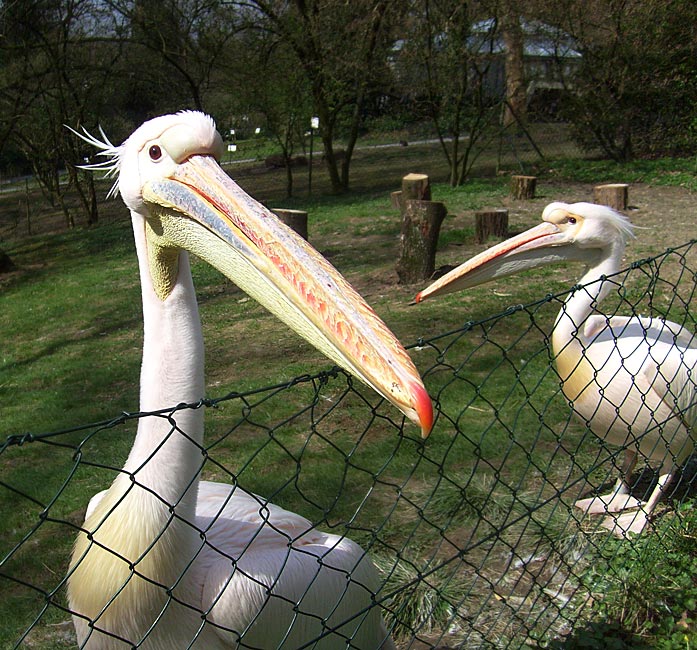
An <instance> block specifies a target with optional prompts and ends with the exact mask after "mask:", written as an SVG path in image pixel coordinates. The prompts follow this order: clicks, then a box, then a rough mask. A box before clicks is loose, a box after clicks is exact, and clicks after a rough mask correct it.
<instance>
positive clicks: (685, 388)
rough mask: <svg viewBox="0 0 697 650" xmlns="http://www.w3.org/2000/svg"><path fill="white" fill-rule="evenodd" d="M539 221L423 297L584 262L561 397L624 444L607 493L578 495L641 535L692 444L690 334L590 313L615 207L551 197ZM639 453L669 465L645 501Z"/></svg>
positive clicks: (613, 234) (613, 263) (613, 244)
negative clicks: (637, 487) (634, 479)
mask: <svg viewBox="0 0 697 650" xmlns="http://www.w3.org/2000/svg"><path fill="white" fill-rule="evenodd" d="M542 219H543V223H542V224H540V225H538V226H535V227H534V228H531V229H530V230H528V231H526V232H524V233H522V234H520V235H517V236H516V237H513V238H511V239H509V240H507V241H505V242H502V243H501V244H498V245H496V246H493V247H492V248H490V249H489V250H487V251H484V252H483V253H480V254H479V255H477V256H475V257H473V258H472V259H470V260H468V261H467V262H464V263H463V264H462V265H460V266H459V267H457V268H456V269H453V270H452V271H451V272H450V273H448V274H446V275H444V276H443V277H442V278H440V279H439V280H437V281H436V282H434V283H433V284H432V285H430V286H429V287H427V288H426V289H424V290H423V291H421V292H420V293H419V294H418V295H417V297H416V300H417V302H420V301H422V300H424V299H426V298H428V297H429V296H434V295H438V294H440V293H448V292H451V291H456V290H458V289H465V288H468V287H473V286H476V285H478V284H481V283H483V282H487V281H489V280H492V279H495V278H500V277H504V276H508V275H511V274H514V273H518V272H521V271H524V270H527V269H531V268H534V267H537V266H540V265H542V264H549V263H554V262H558V261H566V260H571V261H581V262H584V263H585V264H586V266H587V269H586V272H585V274H584V275H583V277H582V278H581V280H580V281H579V285H582V286H583V288H582V289H579V290H577V291H574V292H573V293H572V294H571V295H570V296H569V298H568V299H567V300H566V302H565V303H564V306H563V307H562V309H561V311H560V312H559V315H558V317H557V320H556V322H555V325H554V330H553V332H552V348H553V351H554V356H555V364H556V367H557V372H558V374H559V377H560V379H561V381H562V390H563V392H564V395H565V396H566V397H567V399H569V401H570V402H571V403H572V404H573V408H574V411H575V413H576V414H577V415H578V416H579V417H580V419H581V420H582V421H583V422H584V423H587V425H588V426H589V427H590V429H591V430H592V431H593V433H595V434H596V435H597V436H598V437H600V438H602V439H604V440H607V441H608V442H610V443H612V444H615V445H619V446H623V447H625V448H626V451H625V460H624V463H623V468H622V476H621V478H620V480H618V482H617V484H616V486H615V489H614V490H613V491H612V492H611V493H610V494H608V495H604V496H595V497H590V498H588V499H582V500H581V501H578V502H576V505H577V506H578V507H579V508H582V509H583V510H584V511H586V512H590V513H601V512H604V513H614V512H620V511H624V510H627V512H625V513H624V514H622V515H621V516H615V515H611V516H609V517H608V518H607V519H606V520H605V521H604V522H603V525H605V526H606V527H608V528H610V529H611V530H612V531H613V532H614V533H615V534H617V535H618V536H623V535H626V534H628V533H638V532H641V531H642V530H643V529H644V527H645V526H646V523H647V521H648V517H649V515H650V514H651V512H652V511H653V509H654V508H655V506H656V504H657V503H658V501H659V500H660V498H661V496H662V494H663V490H664V488H665V486H666V485H667V483H668V482H669V480H670V478H671V477H672V476H673V475H674V473H675V471H676V470H677V469H678V468H679V466H680V465H681V464H682V463H683V462H684V461H685V460H686V459H687V457H688V456H689V455H690V454H691V453H692V452H693V451H694V447H695V434H694V432H693V431H694V429H693V427H694V424H695V415H697V413H695V412H694V411H695V409H694V408H693V403H694V402H695V399H696V398H697V385H696V384H695V379H694V377H693V376H692V373H691V371H692V369H694V368H695V366H697V339H696V338H695V336H694V334H693V333H692V332H689V331H688V330H686V329H685V328H683V327H681V326H680V325H677V324H675V323H671V322H669V321H665V320H662V319H660V318H640V317H624V316H612V317H606V316H604V315H602V314H600V313H598V312H597V305H598V303H599V302H600V301H601V300H602V299H603V298H604V297H605V296H606V295H607V294H608V293H609V291H610V289H611V286H612V285H611V283H609V282H606V281H603V280H602V278H603V276H609V275H612V274H614V273H617V272H618V271H619V270H620V265H621V261H622V256H623V254H624V250H625V245H626V242H627V239H628V238H629V237H631V236H632V226H631V224H630V222H629V220H628V219H627V218H626V217H625V216H623V215H622V214H620V213H618V212H615V211H614V210H611V209H610V208H608V207H606V206H601V205H595V204H591V203H575V204H571V205H568V204H566V203H552V204H550V205H548V206H547V207H546V208H545V210H544V212H543V215H542ZM637 454H640V455H641V456H643V457H644V458H645V459H647V460H648V461H650V462H653V463H656V464H658V465H659V466H661V467H662V468H666V469H668V471H667V472H666V471H662V472H661V476H660V478H659V482H658V485H657V487H656V488H655V489H654V491H653V492H652V494H651V495H650V497H649V499H648V501H647V502H646V503H641V502H640V501H638V500H637V499H635V498H634V497H632V496H631V495H630V494H629V486H628V484H627V478H628V476H629V474H630V473H631V471H632V469H633V468H634V466H635V464H636V459H637Z"/></svg>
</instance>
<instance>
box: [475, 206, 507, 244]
mask: <svg viewBox="0 0 697 650" xmlns="http://www.w3.org/2000/svg"><path fill="white" fill-rule="evenodd" d="M474 225H475V239H476V241H477V243H478V244H483V243H484V242H485V241H486V240H487V239H489V237H497V238H498V239H505V238H506V237H508V210H505V209H503V208H497V209H496V210H480V211H478V212H475V213H474Z"/></svg>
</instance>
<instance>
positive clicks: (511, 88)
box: [501, 3, 527, 127]
mask: <svg viewBox="0 0 697 650" xmlns="http://www.w3.org/2000/svg"><path fill="white" fill-rule="evenodd" d="M507 4H508V6H507V7H506V8H505V9H504V13H503V16H502V17H501V18H502V19H501V25H502V26H501V32H502V36H503V42H504V45H505V47H506V58H505V70H506V109H505V112H504V115H503V126H504V127H508V126H514V125H515V124H516V123H517V122H522V123H524V122H525V118H526V112H527V93H526V89H525V67H524V63H523V48H524V43H523V30H522V29H521V26H520V16H519V15H518V9H517V6H513V3H507Z"/></svg>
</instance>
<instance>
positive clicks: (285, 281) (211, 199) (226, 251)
mask: <svg viewBox="0 0 697 650" xmlns="http://www.w3.org/2000/svg"><path fill="white" fill-rule="evenodd" d="M142 196H143V200H144V201H145V203H146V205H147V207H148V210H149V211H150V213H151V215H152V216H153V221H155V226H154V227H155V228H156V229H158V230H160V231H161V232H158V239H160V240H161V241H164V242H166V244H165V245H171V246H172V248H173V249H174V248H176V247H179V248H184V249H186V250H189V251H191V252H192V253H194V254H195V255H197V256H199V257H200V258H202V259H204V260H206V261H207V262H208V263H210V264H211V265H213V266H214V267H216V268H217V269H218V270H219V271H221V272H222V273H224V274H225V275H226V276H227V277H228V278H230V280H232V281H233V282H234V283H235V284H237V285H238V286H239V287H240V288H241V289H243V290H244V291H245V292H247V293H248V294H249V295H250V296H252V297H253V298H254V299H256V300H257V301H258V302H260V303H261V304H262V305H264V306H265V307H266V308H267V309H269V310H270V311H271V312H272V313H273V314H275V315H276V316H277V317H278V318H280V319H281V320H282V321H283V322H284V323H286V324H287V325H288V326H289V327H291V328H292V329H294V330H295V331H296V332H297V333H298V334H300V335H301V336H302V337H304V338H305V339H307V340H308V341H309V342H310V343H312V345H314V346H315V347H316V348H318V349H319V350H320V351H321V352H323V353H324V354H325V355H326V356H328V357H329V358H330V359H331V360H332V361H334V362H335V363H337V364H338V365H340V366H341V367H343V368H344V369H346V370H347V371H348V372H350V373H351V374H352V375H354V376H356V377H358V378H359V379H361V380H362V381H363V382H365V383H366V384H368V385H369V386H371V387H372V388H374V389H375V390H376V391H377V392H378V393H379V394H380V395H382V396H383V397H385V398H386V399H388V400H389V401H390V402H392V403H393V404H394V405H395V406H397V408H399V409H400V410H401V411H402V412H403V413H404V414H405V415H406V416H407V417H409V418H410V419H411V420H413V421H414V422H416V423H418V425H419V426H420V427H421V431H422V435H423V436H424V437H426V436H427V435H428V433H429V432H430V430H431V427H432V425H433V407H432V404H431V400H430V398H429V396H428V394H427V392H426V389H425V388H424V385H423V382H422V381H421V378H420V376H419V373H418V372H417V370H416V368H415V367H414V364H413V363H412V361H411V359H410V358H409V355H408V354H407V352H406V351H405V349H404V348H403V347H402V345H401V344H400V343H399V341H397V339H396V338H395V336H394V335H393V334H392V332H391V331H390V330H389V329H388V328H387V326H386V325H385V324H384V323H383V322H382V320H380V318H379V317H378V316H377V315H376V314H375V312H374V311H373V310H372V309H371V308H370V307H369V306H368V304H367V303H366V302H365V300H364V299H363V298H362V297H361V296H360V295H359V294H358V293H357V292H356V291H355V290H354V289H353V288H352V287H351V286H350V285H349V284H348V282H347V281H346V280H345V279H344V278H343V277H342V276H341V274H340V273H339V272H338V271H337V270H336V269H334V267H332V266H331V264H329V262H327V261H326V260H325V259H324V258H323V257H322V256H321V255H320V254H319V253H318V252H317V251H316V250H315V249H314V248H313V247H312V246H310V245H309V244H308V243H307V242H306V241H305V240H304V239H302V237H300V236H299V235H297V234H296V233H295V232H294V231H293V230H291V229H290V228H288V227H287V226H286V225H285V224H283V223H282V222H281V221H280V220H279V219H278V218H277V217H276V216H275V215H274V214H273V213H272V212H271V211H269V210H267V209H266V208H265V207H264V206H262V205H261V204H260V203H258V202H257V201H255V200H254V199H252V198H251V197H250V196H249V195H247V194H246V193H245V192H244V191H243V190H242V189H241V188H240V187H239V186H238V185H237V184H236V183H235V182H234V181H232V180H231V179H230V177H229V176H228V175H227V174H226V173H225V172H224V171H223V170H222V169H221V168H220V166H219V165H218V164H217V163H216V162H215V159H214V158H213V157H212V156H204V155H193V156H190V157H189V158H188V159H187V160H185V161H184V162H182V163H180V164H179V165H177V166H176V169H175V170H174V172H173V173H172V174H171V175H169V176H168V177H166V178H164V179H158V180H151V181H148V182H147V183H146V184H145V186H144V187H143V190H142ZM182 216H184V217H187V218H184V219H182Z"/></svg>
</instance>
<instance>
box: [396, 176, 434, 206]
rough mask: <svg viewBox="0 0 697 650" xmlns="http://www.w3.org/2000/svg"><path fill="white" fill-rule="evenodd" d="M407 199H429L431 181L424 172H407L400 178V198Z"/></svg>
mask: <svg viewBox="0 0 697 650" xmlns="http://www.w3.org/2000/svg"><path fill="white" fill-rule="evenodd" d="M409 199H418V200H419V201H430V200H431V183H430V181H429V180H428V176H427V175H426V174H407V175H406V176H405V177H404V178H402V195H401V200H402V201H407V200H409Z"/></svg>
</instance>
